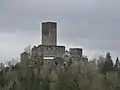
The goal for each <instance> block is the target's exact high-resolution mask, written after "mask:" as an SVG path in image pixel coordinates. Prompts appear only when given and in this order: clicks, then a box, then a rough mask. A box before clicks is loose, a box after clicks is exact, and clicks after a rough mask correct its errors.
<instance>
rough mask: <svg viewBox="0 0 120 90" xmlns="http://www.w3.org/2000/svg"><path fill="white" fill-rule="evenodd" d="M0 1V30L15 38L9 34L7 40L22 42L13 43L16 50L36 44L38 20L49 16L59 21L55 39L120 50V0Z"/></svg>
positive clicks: (85, 46)
mask: <svg viewBox="0 0 120 90" xmlns="http://www.w3.org/2000/svg"><path fill="white" fill-rule="evenodd" d="M0 3H2V4H1V5H0V13H1V14H0V32H2V33H8V34H12V33H13V34H12V35H13V36H14V38H15V39H13V38H12V37H10V38H8V39H6V40H9V39H11V40H10V42H8V41H6V42H8V44H12V45H14V44H16V43H18V44H19V45H21V46H16V51H17V50H18V51H19V52H20V51H21V50H20V49H22V48H23V47H24V46H25V45H27V44H34V43H35V44H39V43H40V39H41V38H40V35H41V32H40V28H41V27H40V23H41V22H42V21H49V20H52V21H57V22H58V43H64V44H66V45H68V46H69V45H70V44H73V45H76V46H81V47H84V48H86V49H91V50H94V51H96V50H97V51H100V52H102V51H104V50H105V51H113V52H116V53H119V50H120V47H119V46H120V39H119V38H120V35H119V33H120V31H119V29H120V26H119V24H120V17H119V16H120V6H119V5H120V1H112V0H71V1H70V0H64V1H63V0H50V1H48V0H9V1H8V0H4V1H3V0H2V1H0ZM18 34H19V35H18ZM1 35H2V34H1ZM32 35H33V36H32ZM1 40H2V42H3V43H5V41H4V40H3V38H1ZM19 47H20V48H19ZM4 48H5V47H4ZM8 48H9V47H8ZM17 48H19V49H17ZM12 49H14V48H12Z"/></svg>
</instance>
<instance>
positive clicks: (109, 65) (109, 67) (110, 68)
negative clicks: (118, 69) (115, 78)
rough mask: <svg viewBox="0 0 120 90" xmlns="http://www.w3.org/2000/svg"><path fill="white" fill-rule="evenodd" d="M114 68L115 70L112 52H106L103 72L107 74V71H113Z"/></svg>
mask: <svg viewBox="0 0 120 90" xmlns="http://www.w3.org/2000/svg"><path fill="white" fill-rule="evenodd" d="M113 70H114V67H113V61H112V59H111V55H110V53H109V52H108V53H107V54H106V59H105V63H104V65H103V68H102V73H104V74H106V73H107V72H109V71H113Z"/></svg>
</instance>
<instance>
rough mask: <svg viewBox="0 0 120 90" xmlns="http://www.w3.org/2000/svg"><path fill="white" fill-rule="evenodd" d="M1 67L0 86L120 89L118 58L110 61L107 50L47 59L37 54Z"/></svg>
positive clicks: (9, 89)
mask: <svg viewBox="0 0 120 90" xmlns="http://www.w3.org/2000/svg"><path fill="white" fill-rule="evenodd" d="M0 70H1V71H0V90H120V62H119V59H118V58H117V59H116V63H115V64H113V60H112V59H111V55H110V53H107V54H106V57H103V56H99V57H98V58H95V59H93V60H89V59H88V58H87V57H85V56H83V57H82V58H77V59H75V60H74V58H72V57H71V56H67V55H65V56H64V58H55V59H54V60H52V61H49V62H46V61H44V59H43V56H39V55H36V56H30V58H29V59H26V62H19V63H17V64H16V65H11V64H10V63H9V65H8V67H4V64H2V63H1V65H0Z"/></svg>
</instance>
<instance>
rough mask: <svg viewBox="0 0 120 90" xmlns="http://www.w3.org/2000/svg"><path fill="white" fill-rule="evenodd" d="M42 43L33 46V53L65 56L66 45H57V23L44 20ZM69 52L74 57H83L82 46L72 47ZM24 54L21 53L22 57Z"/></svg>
mask: <svg viewBox="0 0 120 90" xmlns="http://www.w3.org/2000/svg"><path fill="white" fill-rule="evenodd" d="M41 29H42V40H41V41H42V44H41V45H39V46H34V47H33V48H32V55H35V54H36V53H37V54H39V55H43V56H44V57H53V58H56V57H63V56H64V54H65V52H66V51H65V46H59V45H57V23H56V22H43V23H42V28H41ZM69 53H70V55H71V56H73V57H82V49H81V48H70V49H69ZM22 58H24V54H23V53H22V54H21V59H22Z"/></svg>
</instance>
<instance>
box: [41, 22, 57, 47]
mask: <svg viewBox="0 0 120 90" xmlns="http://www.w3.org/2000/svg"><path fill="white" fill-rule="evenodd" d="M42 45H53V46H56V45H57V23H56V22H43V23H42Z"/></svg>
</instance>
